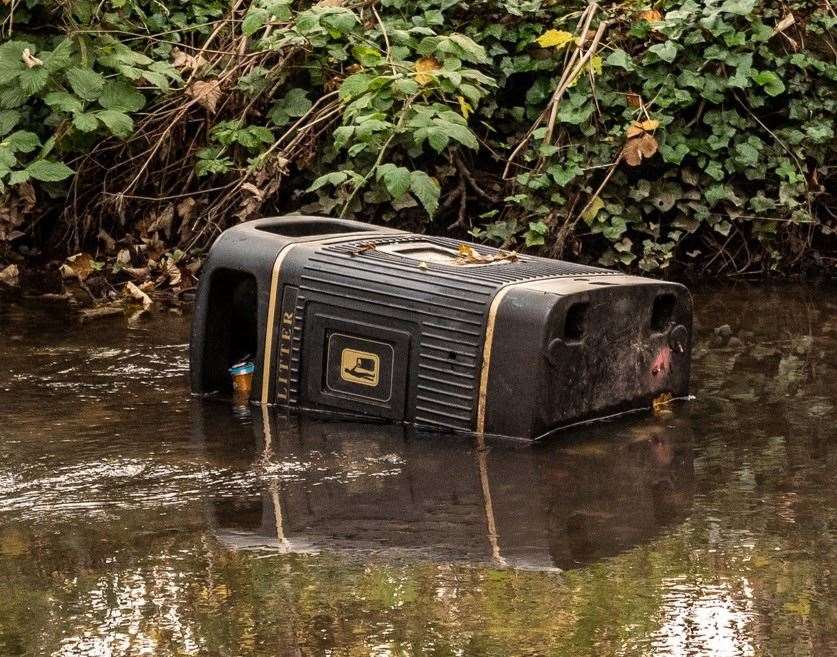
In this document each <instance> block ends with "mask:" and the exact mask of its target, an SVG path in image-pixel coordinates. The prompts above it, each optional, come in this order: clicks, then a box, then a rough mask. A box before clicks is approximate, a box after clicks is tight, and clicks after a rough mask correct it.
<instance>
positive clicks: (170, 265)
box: [160, 258, 183, 287]
mask: <svg viewBox="0 0 837 657" xmlns="http://www.w3.org/2000/svg"><path fill="white" fill-rule="evenodd" d="M160 267H161V269H162V270H163V274H165V276H166V277H167V278H168V279H169V285H170V286H171V287H176V286H178V285H180V282H181V281H182V280H183V274H181V273H180V268H179V267H178V266H177V264H176V263H175V262H174V260H172V259H171V258H166V259H165V260H164V261H163V262H162V264H161V265H160Z"/></svg>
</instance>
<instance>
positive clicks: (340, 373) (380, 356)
mask: <svg viewBox="0 0 837 657" xmlns="http://www.w3.org/2000/svg"><path fill="white" fill-rule="evenodd" d="M394 366H395V349H394V347H393V345H392V344H391V343H389V342H382V341H378V340H372V339H370V338H367V337H362V336H359V335H352V334H350V333H338V332H337V331H335V332H334V333H330V334H329V336H328V347H327V348H326V376H325V381H324V383H325V386H324V389H325V391H326V392H327V393H329V394H336V395H340V396H345V397H347V398H348V397H352V398H357V399H363V400H368V401H370V402H373V403H384V402H388V401H389V399H390V397H391V396H392V373H393V367H394Z"/></svg>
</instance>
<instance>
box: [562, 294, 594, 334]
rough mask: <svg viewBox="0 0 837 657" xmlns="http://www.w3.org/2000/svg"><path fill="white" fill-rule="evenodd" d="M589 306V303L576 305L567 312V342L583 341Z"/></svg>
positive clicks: (565, 323)
mask: <svg viewBox="0 0 837 657" xmlns="http://www.w3.org/2000/svg"><path fill="white" fill-rule="evenodd" d="M589 306H590V304H589V303H574V304H573V305H572V306H570V308H569V310H567V317H566V319H565V320H564V337H565V338H566V339H567V340H581V338H583V337H584V328H585V325H586V324H587V308H588V307H589Z"/></svg>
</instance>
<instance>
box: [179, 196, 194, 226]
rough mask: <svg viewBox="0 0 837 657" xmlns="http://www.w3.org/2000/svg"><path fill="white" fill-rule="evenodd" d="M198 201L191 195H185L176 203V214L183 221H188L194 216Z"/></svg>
mask: <svg viewBox="0 0 837 657" xmlns="http://www.w3.org/2000/svg"><path fill="white" fill-rule="evenodd" d="M197 204H198V202H197V201H196V200H195V199H194V198H192V197H191V196H187V197H186V198H184V199H183V200H182V201H180V203H178V204H177V216H178V217H180V218H181V219H182V220H183V221H189V220H190V219H191V218H192V217H193V216H195V207H196V206H197Z"/></svg>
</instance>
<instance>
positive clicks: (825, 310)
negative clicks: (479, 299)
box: [0, 286, 837, 657]
mask: <svg viewBox="0 0 837 657" xmlns="http://www.w3.org/2000/svg"><path fill="white" fill-rule="evenodd" d="M695 302H696V311H697V320H698V322H699V326H698V342H697V345H696V348H695V357H694V369H693V392H694V394H695V395H696V399H695V400H694V401H692V402H690V403H688V404H684V405H680V406H677V407H675V408H674V411H673V413H671V414H667V415H664V416H660V417H638V418H633V419H631V420H628V421H624V422H618V423H610V424H603V425H599V426H596V427H594V428H588V429H586V430H584V431H583V432H578V433H575V434H573V435H564V436H561V437H559V438H558V439H556V440H552V441H550V442H549V443H548V444H545V445H539V446H535V447H522V446H519V445H512V444H502V443H492V444H488V445H487V446H485V448H484V449H483V448H480V447H479V446H477V445H475V443H474V442H473V441H472V440H469V439H465V438H461V437H449V436H448V437H446V436H427V435H414V434H412V433H410V432H408V431H406V430H404V429H403V428H398V427H385V426H383V427H382V426H372V427H370V426H359V425H348V424H334V423H323V422H317V421H313V420H302V421H299V420H295V419H290V420H289V419H287V418H285V417H284V416H282V415H279V416H278V417H276V416H268V415H264V416H263V415H262V414H261V412H260V411H259V410H258V409H256V408H254V409H252V411H251V412H250V413H249V414H244V415H243V416H242V415H241V414H239V415H236V414H234V413H233V412H232V409H231V408H230V407H228V406H226V405H223V404H217V403H216V404H211V403H205V402H200V401H197V400H193V399H191V398H190V396H189V394H188V388H187V381H186V373H187V369H188V363H187V356H186V342H187V339H188V338H187V336H188V318H183V317H179V316H175V315H156V316H153V317H151V318H149V319H146V320H139V321H137V322H135V323H132V324H128V323H125V322H123V321H122V320H103V321H102V322H101V323H98V324H94V325H88V326H85V327H84V328H83V329H81V330H79V329H78V328H77V327H74V326H72V324H71V323H70V322H69V321H68V320H67V318H64V317H62V316H60V315H56V313H55V311H52V312H51V313H47V312H46V311H44V310H42V309H41V310H39V309H37V308H24V307H21V306H15V305H9V304H5V305H0V655H2V656H4V657H5V656H6V655H9V656H11V655H66V656H71V655H72V656H75V655H97V656H98V655H101V656H106V655H161V656H162V655H172V656H174V655H177V656H182V655H230V656H245V655H359V656H360V655H363V656H366V655H375V656H377V655H433V656H439V657H441V656H446V655H464V656H468V657H470V656H483V655H485V656H492V657H493V656H497V657H505V656H509V655H527V656H535V655H555V656H568V657H576V656H582V655H589V656H591V657H592V656H596V657H603V656H604V657H607V656H623V657H628V656H634V655H647V656H649V657H650V656H653V657H658V656H665V655H672V656H673V655H700V656H703V655H718V656H733V655H771V656H777V657H779V656H781V657H785V656H789V655H793V656H796V655H816V656H824V657H825V656H830V655H837V587H835V584H836V583H837V581H836V580H835V577H837V573H835V570H837V474H836V473H837V428H835V426H836V425H837V290H835V289H833V288H832V289H815V288H803V287H797V286H791V287H782V288H779V289H773V290H768V289H753V288H746V287H741V288H733V289H729V288H727V289H724V290H721V291H718V290H715V291H711V290H707V291H701V292H699V293H696V295H695ZM724 324H729V325H730V329H731V335H727V331H726V330H721V331H719V332H718V333H720V335H716V331H715V330H714V329H715V328H716V327H718V326H721V325H724Z"/></svg>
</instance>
